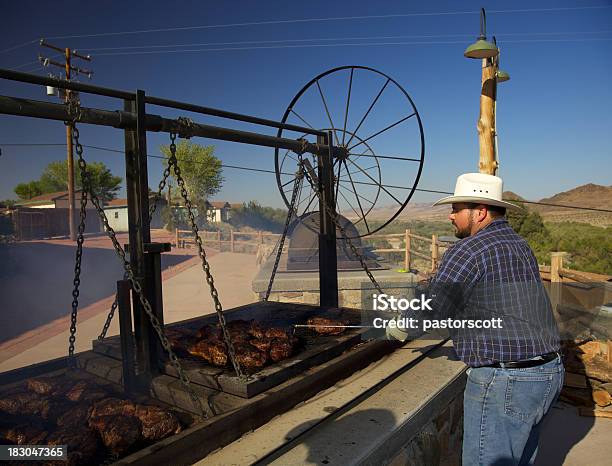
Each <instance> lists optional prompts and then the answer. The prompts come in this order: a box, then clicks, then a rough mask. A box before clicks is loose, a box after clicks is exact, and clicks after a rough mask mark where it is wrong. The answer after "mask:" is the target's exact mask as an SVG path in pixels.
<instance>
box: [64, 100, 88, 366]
mask: <svg viewBox="0 0 612 466" xmlns="http://www.w3.org/2000/svg"><path fill="white" fill-rule="evenodd" d="M69 111H70V108H69ZM77 119H78V116H75V117H74V120H73V121H72V123H71V124H70V127H71V129H72V134H73V135H74V134H78V130H77V129H76V127H75V123H76V121H77ZM82 149H83V148H82V147H81V151H82ZM86 208H87V189H86V188H85V181H83V179H81V206H80V209H79V226H78V234H77V248H76V255H75V261H74V279H73V280H72V283H73V285H74V288H73V289H72V312H71V313H70V336H69V337H68V360H69V364H70V366H72V367H74V366H76V361H75V359H74V343H75V342H76V331H77V328H76V327H77V314H78V310H79V287H80V285H81V261H82V259H83V241H84V240H85V237H84V233H85V218H86V217H87V210H86ZM73 221H74V219H72V218H71V219H70V223H71V224H72V222H73Z"/></svg>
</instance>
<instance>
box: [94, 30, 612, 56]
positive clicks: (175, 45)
mask: <svg viewBox="0 0 612 466" xmlns="http://www.w3.org/2000/svg"><path fill="white" fill-rule="evenodd" d="M609 33H612V30H607V31H574V32H567V31H562V32H529V33H525V32H516V33H501V34H500V33H497V34H495V35H496V37H506V36H507V37H514V36H521V37H525V36H558V35H571V36H575V35H578V34H609ZM472 36H473V34H467V33H463V34H425V35H423V34H420V35H400V36H361V37H360V36H355V37H318V38H309V39H278V40H247V41H234V42H190V43H187V44H150V45H123V46H120V47H94V48H87V50H88V51H90V52H94V51H96V52H97V51H101V50H129V49H154V48H172V47H201V46H217V45H250V44H282V43H289V42H317V41H341V40H374V39H376V40H378V39H423V38H440V37H465V38H469V37H472Z"/></svg>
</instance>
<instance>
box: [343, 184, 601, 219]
mask: <svg viewBox="0 0 612 466" xmlns="http://www.w3.org/2000/svg"><path fill="white" fill-rule="evenodd" d="M503 198H504V200H507V201H525V198H524V197H522V196H520V195H519V194H516V193H514V192H512V191H504V193H503ZM539 202H545V203H549V204H566V205H573V206H582V207H591V208H598V209H611V210H612V186H601V185H597V184H593V183H589V184H585V185H583V186H578V187H576V188H574V189H570V190H569V191H564V192H561V193H558V194H555V195H554V196H551V197H547V198H544V199H541V200H540V201H539ZM524 206H525V207H526V208H527V209H528V210H532V211H536V212H538V213H539V214H540V215H541V216H542V217H543V219H544V220H545V221H549V222H571V221H574V222H582V223H590V224H593V225H612V213H607V212H594V211H589V210H577V209H568V208H563V207H556V206H543V205H537V204H524ZM396 211H397V208H396V207H395V208H394V207H380V208H375V209H372V211H371V212H370V213H369V214H368V218H371V219H372V220H385V219H388V218H390V217H391V216H392V215H393V214H395V212H396ZM449 212H450V207H449V206H448V205H441V206H436V207H432V205H431V203H423V202H414V203H412V202H411V203H409V204H408V206H407V207H406V208H405V209H404V210H403V211H402V213H401V214H400V216H399V219H400V220H410V219H412V220H447V219H448V214H449ZM351 213H352V214H353V215H351ZM343 214H344V215H346V216H347V217H348V218H351V217H354V216H355V215H354V212H350V213H349V212H343Z"/></svg>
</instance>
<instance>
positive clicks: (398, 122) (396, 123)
mask: <svg viewBox="0 0 612 466" xmlns="http://www.w3.org/2000/svg"><path fill="white" fill-rule="evenodd" d="M415 115H416V112H414V113H412V114H410V115H408V116H407V117H404V118H402V119H401V120H398V121H396V122H395V123H393V124H391V125H389V126H387V127H386V128H384V129H381V130H380V131H378V132H377V133H374V134H373V135H372V136H370V137H367V138H365V139H363V140H362V141H360V142H358V143H357V144H355V145H354V146H351V147H349V148H348V150H349V151H351V150H353V149H354V148H355V147H357V146H360V145H362V144H363V143H364V142H366V141H369V140H370V139H372V138H374V137H376V136H378V135H379V134H382V133H384V132H385V131H388V130H390V129H391V128H393V127H394V126H397V125H399V124H400V123H402V122H404V121H406V120H407V119H408V118H412V117H413V116H415Z"/></svg>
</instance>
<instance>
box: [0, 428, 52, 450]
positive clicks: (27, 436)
mask: <svg viewBox="0 0 612 466" xmlns="http://www.w3.org/2000/svg"><path fill="white" fill-rule="evenodd" d="M47 435H49V433H48V432H46V431H44V430H43V429H40V428H38V427H35V426H32V425H29V424H20V425H18V426H15V427H12V428H10V429H6V430H4V431H3V432H2V437H4V438H5V439H7V440H9V441H11V442H13V443H14V444H16V445H42V444H44V443H45V439H46V438H47Z"/></svg>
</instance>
